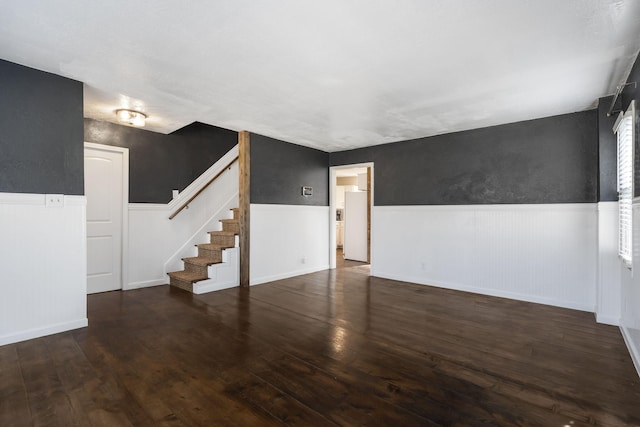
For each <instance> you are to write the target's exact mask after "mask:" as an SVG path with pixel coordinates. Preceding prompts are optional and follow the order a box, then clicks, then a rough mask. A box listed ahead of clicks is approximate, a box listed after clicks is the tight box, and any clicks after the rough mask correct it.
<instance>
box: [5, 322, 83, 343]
mask: <svg viewBox="0 0 640 427" xmlns="http://www.w3.org/2000/svg"><path fill="white" fill-rule="evenodd" d="M88 324H89V321H88V320H87V318H86V317H85V318H84V319H78V320H74V321H71V322H64V323H58V324H55V325H48V326H45V327H43V328H35V329H29V330H27V331H20V332H16V333H13V334H9V335H4V336H2V337H0V346H2V345H6V344H13V343H17V342H21V341H26V340H30V339H34V338H40V337H43V336H45V335H52V334H57V333H60V332H66V331H70V330H73V329H79V328H85V327H86V326H87V325H88Z"/></svg>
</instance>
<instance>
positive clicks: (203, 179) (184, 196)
mask: <svg viewBox="0 0 640 427" xmlns="http://www.w3.org/2000/svg"><path fill="white" fill-rule="evenodd" d="M236 157H238V145H235V146H234V147H233V148H232V149H231V150H229V151H227V153H226V154H225V155H224V156H222V157H220V158H219V159H218V160H216V162H215V163H214V164H213V165H212V166H211V167H210V168H209V169H207V170H206V171H204V172H203V173H202V175H200V176H199V177H198V178H196V179H195V180H194V181H193V182H192V183H191V184H189V185H188V186H187V188H185V189H184V190H182V192H181V193H180V194H178V197H176V198H175V199H173V200H171V201H170V202H169V204H168V207H169V210H170V211H174V210H175V209H176V208H177V207H178V206H180V205H182V203H184V202H186V201H187V200H189V199H190V198H191V197H193V196H194V195H195V194H197V193H198V191H200V190H201V189H202V188H203V187H204V186H205V185H207V183H208V182H209V181H211V179H213V177H214V176H216V175H217V174H218V173H220V172H222V171H223V170H224V169H226V168H227V167H228V165H229V163H230V162H231V161H232V160H233V159H234V158H236Z"/></svg>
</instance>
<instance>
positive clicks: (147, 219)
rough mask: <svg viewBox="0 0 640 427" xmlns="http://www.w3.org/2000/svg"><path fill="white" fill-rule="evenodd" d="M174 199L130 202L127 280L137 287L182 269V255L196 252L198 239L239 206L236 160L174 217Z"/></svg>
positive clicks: (205, 240)
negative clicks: (159, 202) (152, 202)
mask: <svg viewBox="0 0 640 427" xmlns="http://www.w3.org/2000/svg"><path fill="white" fill-rule="evenodd" d="M175 205H176V203H175V202H172V203H170V204H167V205H162V204H150V203H130V204H129V283H128V284H127V285H126V287H125V289H136V288H142V287H147V286H156V285H161V284H166V283H169V278H168V277H167V272H168V271H175V270H182V268H183V267H182V261H181V259H182V258H184V257H190V256H196V254H197V249H196V247H195V245H196V244H197V243H208V242H209V240H208V234H207V232H208V231H213V230H220V229H221V225H220V223H219V222H218V221H219V220H220V219H223V218H231V217H232V212H231V211H230V209H231V208H237V207H238V163H237V162H236V163H234V164H233V165H232V166H231V169H230V170H228V171H227V172H225V173H224V174H222V175H220V176H219V177H218V179H216V181H215V182H214V183H213V184H211V185H210V186H209V187H207V188H206V189H205V190H204V191H203V192H202V193H200V195H198V197H197V198H196V199H195V200H194V201H193V202H191V204H190V205H189V209H184V210H183V211H182V212H180V213H179V214H178V215H177V216H176V217H175V218H173V219H171V220H170V219H169V215H170V214H171V212H172V211H173V210H174V209H175V207H176V206H175Z"/></svg>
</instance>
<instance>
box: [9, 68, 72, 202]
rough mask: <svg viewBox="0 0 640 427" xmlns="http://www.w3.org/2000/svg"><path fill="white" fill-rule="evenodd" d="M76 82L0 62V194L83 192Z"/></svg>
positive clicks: (70, 193)
mask: <svg viewBox="0 0 640 427" xmlns="http://www.w3.org/2000/svg"><path fill="white" fill-rule="evenodd" d="M82 115H83V101H82V83H80V82H78V81H75V80H70V79H67V78H64V77H60V76H56V75H55V74H49V73H45V72H43V71H38V70H34V69H33V68H27V67H23V66H21V65H17V64H14V63H11V62H7V61H3V60H0V129H1V130H2V132H0V192H7V193H38V194H46V193H54V194H69V195H82V194H84V158H83V141H82V126H83V124H82Z"/></svg>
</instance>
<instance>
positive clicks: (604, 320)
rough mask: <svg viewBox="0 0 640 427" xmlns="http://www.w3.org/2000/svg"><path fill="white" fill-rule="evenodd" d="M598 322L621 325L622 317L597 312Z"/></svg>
mask: <svg viewBox="0 0 640 427" xmlns="http://www.w3.org/2000/svg"><path fill="white" fill-rule="evenodd" d="M596 322H598V323H602V324H604V325H611V326H620V319H619V318H615V317H611V316H601V315H599V314H598V313H596Z"/></svg>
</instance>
